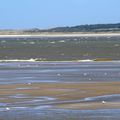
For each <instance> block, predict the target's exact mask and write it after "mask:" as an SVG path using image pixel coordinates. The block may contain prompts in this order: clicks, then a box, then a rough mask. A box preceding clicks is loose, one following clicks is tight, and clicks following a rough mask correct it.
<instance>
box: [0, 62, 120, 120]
mask: <svg viewBox="0 0 120 120" xmlns="http://www.w3.org/2000/svg"><path fill="white" fill-rule="evenodd" d="M0 76H1V77H0V83H1V84H0V118H2V119H1V120H21V119H23V120H39V119H42V120H78V119H82V120H92V119H95V120H101V119H102V120H106V119H109V120H112V119H115V120H119V117H120V115H119V113H120V88H119V86H120V81H119V78H120V62H119V61H109V62H103V61H102V62H1V63H0Z"/></svg>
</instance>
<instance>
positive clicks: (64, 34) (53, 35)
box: [0, 33, 120, 38]
mask: <svg viewBox="0 0 120 120" xmlns="http://www.w3.org/2000/svg"><path fill="white" fill-rule="evenodd" d="M112 36H120V33H41V34H18V35H14V34H13V35H12V34H11V35H0V38H2V37H112Z"/></svg>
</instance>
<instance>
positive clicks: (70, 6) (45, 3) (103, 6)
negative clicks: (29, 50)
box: [0, 0, 120, 29]
mask: <svg viewBox="0 0 120 120" xmlns="http://www.w3.org/2000/svg"><path fill="white" fill-rule="evenodd" d="M102 23H120V0H0V29H28V28H41V29H43V28H52V27H60V26H76V25H82V24H102Z"/></svg>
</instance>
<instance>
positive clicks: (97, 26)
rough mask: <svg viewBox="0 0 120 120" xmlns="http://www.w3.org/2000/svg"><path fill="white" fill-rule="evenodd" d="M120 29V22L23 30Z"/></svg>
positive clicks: (78, 30) (107, 30) (104, 30)
mask: <svg viewBox="0 0 120 120" xmlns="http://www.w3.org/2000/svg"><path fill="white" fill-rule="evenodd" d="M109 31H113V32H114V31H120V23H117V24H92V25H78V26H72V27H56V28H51V29H45V30H41V29H38V28H35V29H30V30H25V32H109Z"/></svg>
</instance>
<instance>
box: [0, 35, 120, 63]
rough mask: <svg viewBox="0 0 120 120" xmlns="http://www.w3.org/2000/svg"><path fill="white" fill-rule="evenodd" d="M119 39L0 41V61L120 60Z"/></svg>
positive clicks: (48, 38) (16, 38)
mask: <svg viewBox="0 0 120 120" xmlns="http://www.w3.org/2000/svg"><path fill="white" fill-rule="evenodd" d="M119 52H120V37H119V36H116V37H115V36H113V37H112V36H111V37H25V38H24V37H21V38H19V37H14V38H8V37H7V38H5V37H3V38H0V59H31V58H34V59H35V58H37V59H38V60H41V61H42V60H43V61H46V60H52V61H53V60H58V61H59V60H79V59H96V58H107V59H112V60H119V59H120V53H119Z"/></svg>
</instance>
